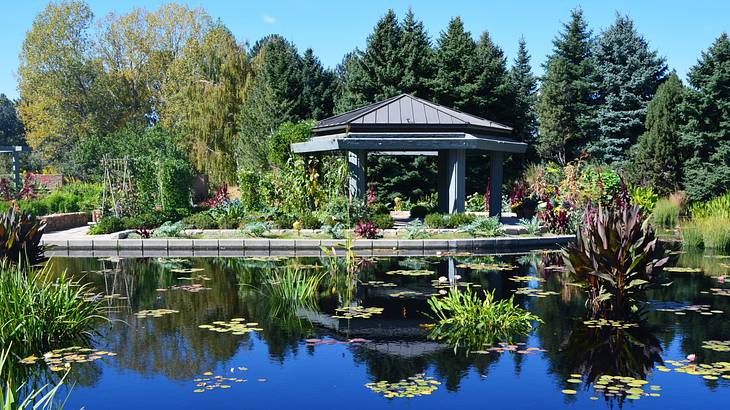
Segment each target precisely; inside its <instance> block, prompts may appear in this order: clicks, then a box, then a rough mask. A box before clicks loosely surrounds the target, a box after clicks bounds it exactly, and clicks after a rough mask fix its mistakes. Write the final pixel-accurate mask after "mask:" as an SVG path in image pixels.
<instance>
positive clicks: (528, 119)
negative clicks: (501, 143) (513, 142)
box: [509, 37, 537, 149]
mask: <svg viewBox="0 0 730 410" xmlns="http://www.w3.org/2000/svg"><path fill="white" fill-rule="evenodd" d="M509 81H510V86H511V88H512V94H513V95H514V114H513V116H514V121H513V124H512V128H513V129H514V132H513V136H514V138H515V139H517V140H518V141H522V142H527V143H532V141H533V139H534V137H535V135H536V132H537V117H536V114H535V100H536V97H537V94H536V93H537V77H536V76H535V75H534V74H533V73H532V66H531V65H530V54H529V53H528V52H527V44H526V43H525V38H524V37H521V38H520V42H519V45H518V47H517V57H515V60H514V64H513V65H512V68H511V69H510V72H509ZM530 149H533V148H532V146H531V147H530Z"/></svg>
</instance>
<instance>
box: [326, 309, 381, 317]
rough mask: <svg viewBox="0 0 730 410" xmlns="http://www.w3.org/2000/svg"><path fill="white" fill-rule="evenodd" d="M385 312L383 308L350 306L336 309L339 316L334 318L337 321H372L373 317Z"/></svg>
mask: <svg viewBox="0 0 730 410" xmlns="http://www.w3.org/2000/svg"><path fill="white" fill-rule="evenodd" d="M383 310H384V309H383V308H381V307H363V306H348V307H343V308H337V309H335V312H337V314H336V315H334V316H332V317H333V318H335V319H370V318H371V317H372V316H373V315H380V314H382V313H383Z"/></svg>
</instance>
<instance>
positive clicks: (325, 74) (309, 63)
mask: <svg viewBox="0 0 730 410" xmlns="http://www.w3.org/2000/svg"><path fill="white" fill-rule="evenodd" d="M334 93H335V75H334V73H332V71H331V70H326V69H325V68H324V67H322V63H321V62H320V61H319V58H317V56H315V55H314V52H313V51H312V49H311V48H308V49H307V50H306V51H304V56H303V57H302V101H301V104H302V110H303V118H307V119H320V120H321V119H323V118H327V117H329V116H331V115H332V112H333V110H334Z"/></svg>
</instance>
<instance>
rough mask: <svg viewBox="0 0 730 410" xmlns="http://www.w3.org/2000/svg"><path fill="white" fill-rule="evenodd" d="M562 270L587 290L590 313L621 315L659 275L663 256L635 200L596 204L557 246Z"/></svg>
mask: <svg viewBox="0 0 730 410" xmlns="http://www.w3.org/2000/svg"><path fill="white" fill-rule="evenodd" d="M563 259H564V261H565V265H566V267H567V269H568V272H569V273H570V274H571V275H572V278H573V280H574V281H575V282H576V283H580V284H581V285H582V286H583V289H584V290H585V292H586V293H587V296H588V299H587V301H586V306H587V307H588V308H589V309H590V311H591V313H592V314H593V315H594V316H601V317H606V318H612V319H625V318H629V317H630V316H631V315H633V314H635V313H637V312H638V310H639V309H640V307H641V305H640V302H642V301H643V300H644V298H645V296H646V295H645V291H646V289H648V288H649V287H650V286H652V285H655V284H657V283H658V281H659V275H660V273H661V271H662V268H663V266H664V265H665V264H666V263H667V260H668V258H666V257H665V256H664V250H663V248H662V246H661V244H660V243H659V242H658V239H657V237H656V235H655V233H654V229H653V228H652V227H651V225H650V224H649V223H648V220H646V221H643V222H642V220H641V210H640V208H639V207H638V206H636V205H631V206H628V207H627V208H626V209H614V208H611V209H599V210H598V212H597V214H596V215H595V216H594V217H593V218H591V219H589V221H588V222H587V223H586V224H584V225H583V226H582V227H581V229H579V230H578V232H577V238H576V241H575V242H574V243H571V244H570V245H568V247H567V249H563Z"/></svg>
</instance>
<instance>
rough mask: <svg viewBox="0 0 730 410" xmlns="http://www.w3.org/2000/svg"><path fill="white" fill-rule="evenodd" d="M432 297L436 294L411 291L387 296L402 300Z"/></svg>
mask: <svg viewBox="0 0 730 410" xmlns="http://www.w3.org/2000/svg"><path fill="white" fill-rule="evenodd" d="M434 295H438V293H435V294H425V293H423V292H416V291H412V290H402V291H400V292H393V293H391V294H389V295H388V296H390V297H392V298H399V299H404V298H409V297H412V296H434Z"/></svg>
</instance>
